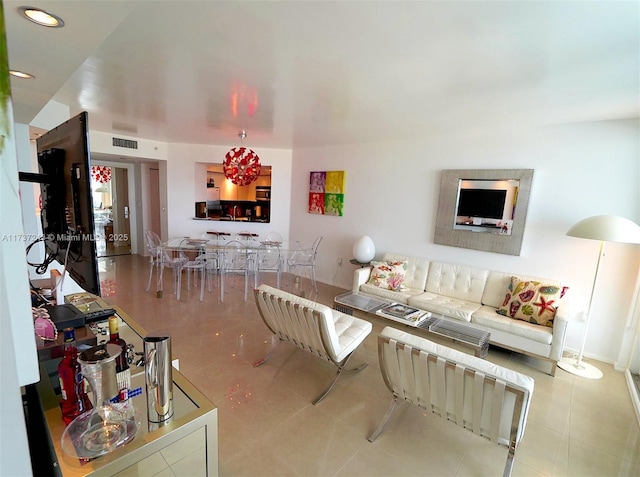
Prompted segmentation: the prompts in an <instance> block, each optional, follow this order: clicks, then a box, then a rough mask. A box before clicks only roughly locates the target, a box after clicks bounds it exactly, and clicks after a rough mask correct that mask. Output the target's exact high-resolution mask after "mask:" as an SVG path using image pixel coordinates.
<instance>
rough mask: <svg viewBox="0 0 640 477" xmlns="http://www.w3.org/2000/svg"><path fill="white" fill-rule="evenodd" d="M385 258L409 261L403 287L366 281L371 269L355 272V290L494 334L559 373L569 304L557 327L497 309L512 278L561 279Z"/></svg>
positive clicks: (495, 340) (387, 257)
mask: <svg viewBox="0 0 640 477" xmlns="http://www.w3.org/2000/svg"><path fill="white" fill-rule="evenodd" d="M381 261H406V262H407V269H406V272H405V277H404V287H403V288H402V289H401V290H400V291H392V290H387V289H383V288H381V287H379V286H377V285H375V284H370V283H367V282H368V281H369V278H370V274H371V267H367V268H359V269H357V270H356V271H355V274H354V279H353V289H352V292H353V293H356V294H362V295H366V296H371V297H376V298H381V299H385V300H388V301H393V302H398V303H404V304H407V305H409V306H413V307H415V308H420V309H422V310H427V311H430V312H432V313H434V314H439V315H442V316H444V317H445V318H446V319H451V320H459V321H462V322H465V323H466V324H468V325H469V326H472V327H474V328H478V329H482V330H485V331H488V332H489V333H491V340H490V343H491V344H494V345H497V346H500V347H503V348H507V349H510V350H513V351H517V352H520V353H523V354H526V355H530V356H535V357H538V358H543V359H545V360H548V361H550V362H551V370H550V373H549V374H551V375H552V376H553V375H554V374H555V370H556V365H557V362H558V360H559V359H560V358H561V357H562V349H563V346H564V340H565V336H566V331H567V322H568V319H569V303H568V301H567V299H566V297H565V298H563V299H562V300H561V301H560V306H559V307H558V309H557V311H556V314H555V318H554V320H553V327H551V326H542V325H537V324H532V323H528V322H526V321H522V320H517V319H513V318H511V317H509V316H503V315H501V314H498V313H497V310H498V309H499V308H500V307H501V306H502V305H503V302H504V300H505V292H506V290H507V289H508V286H509V284H510V283H511V277H512V276H514V275H515V276H518V277H519V278H520V279H522V280H533V281H540V282H543V283H546V284H549V285H555V286H561V283H560V282H559V281H558V280H553V279H546V278H544V279H543V278H538V277H531V276H524V275H520V274H515V273H506V272H497V271H493V270H488V269H484V268H474V267H468V266H463V265H456V264H452V263H443V262H437V261H430V260H427V259H426V258H419V257H411V256H407V255H400V254H395V253H385V254H384V256H383V257H382V259H381Z"/></svg>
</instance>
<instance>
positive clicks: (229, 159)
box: [222, 131, 262, 186]
mask: <svg viewBox="0 0 640 477" xmlns="http://www.w3.org/2000/svg"><path fill="white" fill-rule="evenodd" d="M238 136H239V137H240V140H242V139H244V138H245V137H247V133H246V132H244V131H242V132H241V133H239V134H238ZM260 169H262V165H261V164H260V157H258V155H257V154H256V153H255V152H253V151H252V150H251V149H247V148H246V147H234V148H233V149H231V150H230V151H229V152H227V154H226V155H225V156H224V162H223V163H222V170H223V172H224V176H225V177H226V178H227V179H229V180H230V181H231V182H233V183H234V184H235V185H239V186H246V185H249V184H251V183H252V182H255V181H256V180H257V179H258V176H260Z"/></svg>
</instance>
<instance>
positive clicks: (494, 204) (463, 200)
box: [456, 189, 507, 219]
mask: <svg viewBox="0 0 640 477" xmlns="http://www.w3.org/2000/svg"><path fill="white" fill-rule="evenodd" d="M506 197H507V191H506V190H504V189H460V197H459V198H458V211H457V213H456V215H457V216H463V217H482V218H485V219H502V217H503V214H504V203H505V200H506Z"/></svg>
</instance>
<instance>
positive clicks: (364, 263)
mask: <svg viewBox="0 0 640 477" xmlns="http://www.w3.org/2000/svg"><path fill="white" fill-rule="evenodd" d="M349 263H351V264H352V265H358V266H359V267H360V268H365V267H368V266H370V265H371V262H358V261H357V260H356V259H355V258H352V259H351V260H349Z"/></svg>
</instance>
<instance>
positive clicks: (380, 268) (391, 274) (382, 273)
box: [367, 260, 407, 291]
mask: <svg viewBox="0 0 640 477" xmlns="http://www.w3.org/2000/svg"><path fill="white" fill-rule="evenodd" d="M371 265H372V268H371V275H370V276H369V281H368V282H367V283H368V284H369V285H375V286H377V287H380V288H383V289H386V290H393V291H401V290H402V289H403V288H404V276H405V274H406V271H407V261H406V260H385V261H382V262H371Z"/></svg>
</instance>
